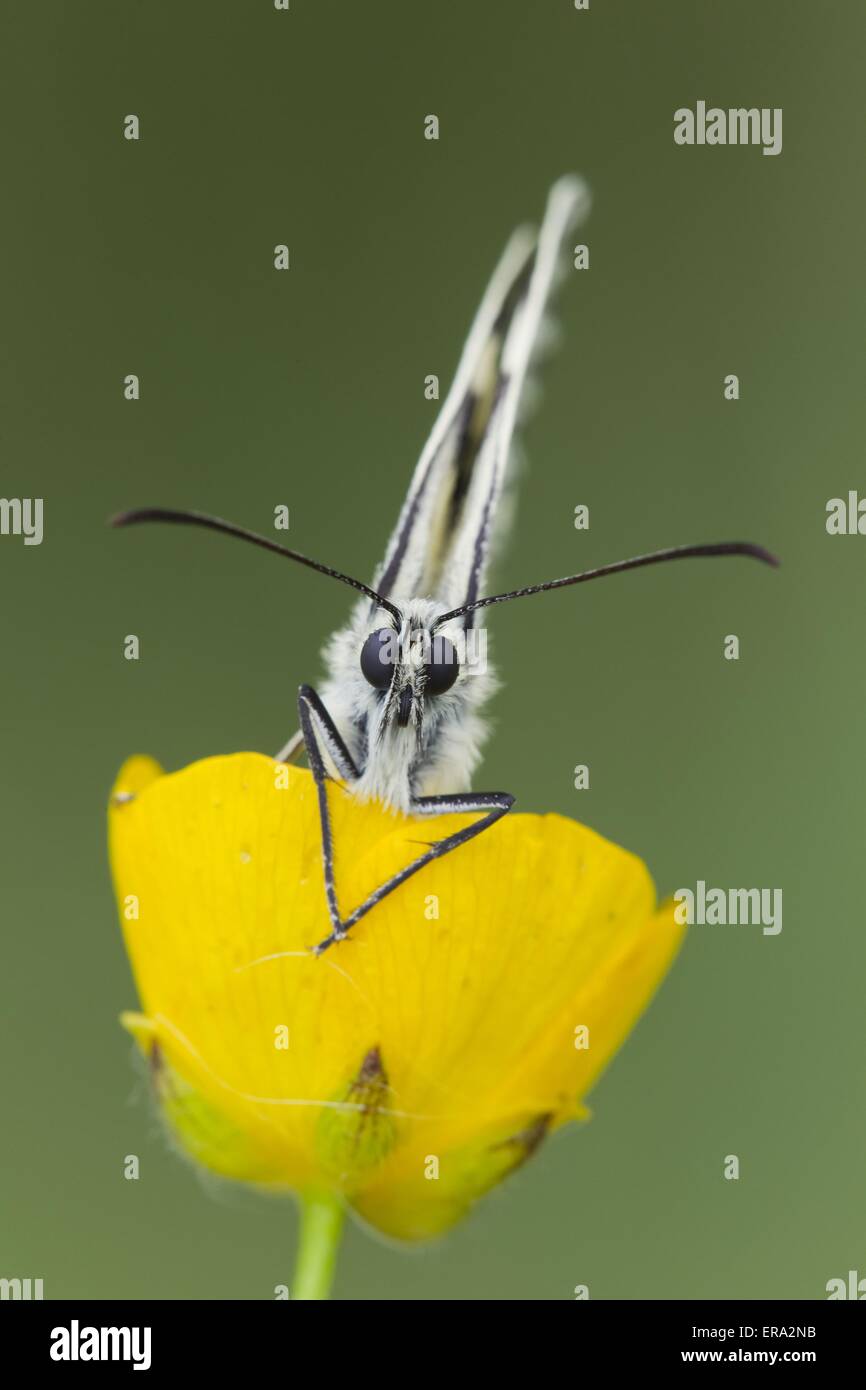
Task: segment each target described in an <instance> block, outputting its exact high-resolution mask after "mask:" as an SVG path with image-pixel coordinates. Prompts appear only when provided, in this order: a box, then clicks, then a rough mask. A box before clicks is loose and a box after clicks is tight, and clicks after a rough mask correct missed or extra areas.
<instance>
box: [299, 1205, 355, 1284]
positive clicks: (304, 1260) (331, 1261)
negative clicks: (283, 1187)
mask: <svg viewBox="0 0 866 1390" xmlns="http://www.w3.org/2000/svg"><path fill="white" fill-rule="evenodd" d="M343 1217H344V1210H343V1203H342V1200H341V1199H340V1198H339V1197H337V1196H336V1195H335V1194H334V1193H333V1192H306V1193H304V1194H303V1195H302V1197H301V1231H300V1235H299V1237H298V1257H297V1260H296V1262H295V1282H294V1287H293V1289H292V1298H293V1299H299V1298H300V1299H305V1300H309V1299H322V1298H327V1297H328V1295H329V1293H330V1290H331V1284H332V1282H333V1278H334V1267H335V1265H336V1263H337V1249H338V1246H339V1244H340V1235H341V1233H342V1230H343Z"/></svg>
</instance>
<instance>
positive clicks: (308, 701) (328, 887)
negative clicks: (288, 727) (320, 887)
mask: <svg viewBox="0 0 866 1390" xmlns="http://www.w3.org/2000/svg"><path fill="white" fill-rule="evenodd" d="M298 718H299V719H300V722H301V735H302V737H303V740H304V747H305V748H306V750H307V761H308V762H309V764H310V771H311V772H312V774H313V780H314V782H315V784H316V792H317V794H318V798H319V823H320V825H321V829H322V865H323V868H324V872H325V897H326V898H327V902H328V916H329V917H330V919H331V925H332V926H333V928H334V930H333V932H332V933H331V935H330V936H329V937H328V941H329V942H331V941H341V940H342V938H343V937H344V936H345V935H346V929H345V926H344V924H343V922H342V921H341V919H340V909H339V907H338V905H337V890H336V888H335V886H334V838H333V835H332V834H331V818H330V815H329V814H328V793H327V783H328V781H329V776H328V770H327V768H326V766H325V760H324V758H323V757H322V749H321V747H320V746H319V739H318V736H317V733H316V724H317V723H318V725H319V728H320V729H321V731H322V737H323V741H324V743H325V746H326V748H327V750H328V755H329V757H330V759H331V761H332V763H333V764H334V766H335V767H336V769H337V771H338V773H339V774H340V776H341V777H344V778H345V780H346V781H347V782H354V781H355V780H356V779H357V777H358V775H359V774H358V769H357V767H356V766H355V760H354V758H353V757H352V755H351V753H350V752H349V750H348V748H347V747H346V745H345V743H344V742H343V739H342V737H341V735H340V732H339V730H338V728H337V726H336V724H335V723H334V721H333V719H332V718H331V716H330V714H329V713H328V711H327V709H326V707H325V705H324V704H323V703H322V700H321V698H320V697H319V695H318V694H317V693H316V691H315V690H314V689H313V687H312V686H311V685H302V686H301V688H300V690H299V691H298Z"/></svg>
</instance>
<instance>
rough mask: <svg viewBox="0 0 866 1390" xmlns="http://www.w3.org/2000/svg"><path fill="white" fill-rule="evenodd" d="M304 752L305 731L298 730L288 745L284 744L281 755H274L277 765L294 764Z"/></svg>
mask: <svg viewBox="0 0 866 1390" xmlns="http://www.w3.org/2000/svg"><path fill="white" fill-rule="evenodd" d="M303 751H304V731H303V729H298V730H296V732H295V733H293V734H292V737H291V738H290V739H289V741H288V743H284V744H283V746H282V748H281V749H280V751H279V753H275V754H274V762H275V763H293V762H295V761H296V760H297V759H298V758H299V757H300V756H301V754H302V753H303Z"/></svg>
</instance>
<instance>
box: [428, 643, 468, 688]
mask: <svg viewBox="0 0 866 1390" xmlns="http://www.w3.org/2000/svg"><path fill="white" fill-rule="evenodd" d="M426 671H427V682H426V684H425V686H424V693H425V694H426V695H444V694H445V691H446V690H450V689H451V687H452V685H453V684H454V682H455V681H456V679H457V676H458V674H459V672H460V663H459V662H458V660H457V652H456V651H455V649H454V644H453V643H452V642H449V641H448V638H447V637H434V638H433V645H432V648H431V652H430V660H429V661H428V663H427V666H426Z"/></svg>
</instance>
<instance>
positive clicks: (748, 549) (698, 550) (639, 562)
mask: <svg viewBox="0 0 866 1390" xmlns="http://www.w3.org/2000/svg"><path fill="white" fill-rule="evenodd" d="M706 555H748V556H750V557H751V558H752V559H753V560H760V561H762V563H763V564H765V565H772V566H773V567H774V568H777V567H778V564H779V561H778V559H777V558H776V556H775V555H771V554H770V551H769V550H765V549H764V547H763V546H762V545H753V544H752V543H751V541H716V542H713V543H710V544H707V545H675V546H671V547H670V549H668V550H654V551H653V552H652V553H651V554H649V555H635V556H633V557H632V559H631V560H617V561H616V562H615V563H614V564H612V565H600V566H599V568H598V569H593V570H583V572H582V573H581V574H570V575H568V576H567V577H566V578H565V579H548V581H547V583H546V584H530V585H529V586H528V587H527V588H525V589H511V590H509V592H508V593H506V594H491V595H489V597H487V598H479V599H476V600H475V602H474V603H465V604H463V606H462V608H452V609H451V612H450V613H443V614H442V617H441V618H437V620H436V626H437V627H440V626H441V625H442V623H446V622H448V620H449V619H450V618H460V617H462V616H463V614H464V613H474V612H475V610H476V609H478V608H489V606H490V605H491V604H492V603H508V602H509V601H510V600H511V599H513V598H526V597H528V595H529V594H543V593H546V592H547V590H548V589H566V588H567V587H568V586H569V584H584V583H586V582H587V581H588V580H590V579H602V578H604V576H605V575H606V574H621V573H622V571H623V570H636V569H642V568H643V567H644V566H645V565H661V564H664V563H665V561H667V560H686V559H689V558H692V557H695V556H706Z"/></svg>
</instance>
